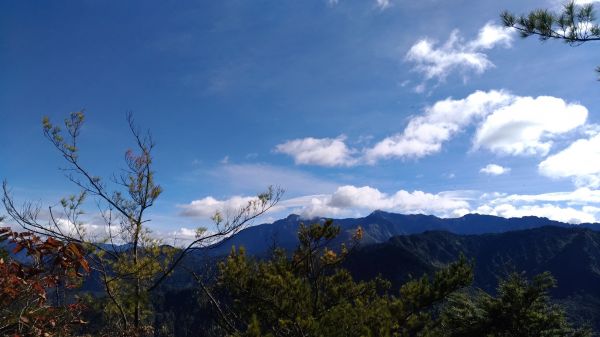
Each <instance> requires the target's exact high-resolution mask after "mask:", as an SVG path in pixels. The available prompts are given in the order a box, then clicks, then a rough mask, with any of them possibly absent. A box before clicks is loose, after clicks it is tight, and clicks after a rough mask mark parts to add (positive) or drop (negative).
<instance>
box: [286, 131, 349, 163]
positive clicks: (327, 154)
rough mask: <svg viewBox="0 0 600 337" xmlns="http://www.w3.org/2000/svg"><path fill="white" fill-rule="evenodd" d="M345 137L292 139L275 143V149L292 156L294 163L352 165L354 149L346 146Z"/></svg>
mask: <svg viewBox="0 0 600 337" xmlns="http://www.w3.org/2000/svg"><path fill="white" fill-rule="evenodd" d="M345 139H346V137H345V136H339V137H337V138H320V139H319V138H312V137H308V138H303V139H294V140H290V141H287V142H285V143H283V144H279V145H277V146H276V147H275V150H276V151H277V152H280V153H285V154H287V155H290V156H292V157H294V161H295V163H296V164H307V165H320V166H330V167H331V166H352V165H354V164H356V159H355V158H353V157H352V154H353V153H354V150H352V149H350V148H348V146H346V143H345V142H344V141H345Z"/></svg>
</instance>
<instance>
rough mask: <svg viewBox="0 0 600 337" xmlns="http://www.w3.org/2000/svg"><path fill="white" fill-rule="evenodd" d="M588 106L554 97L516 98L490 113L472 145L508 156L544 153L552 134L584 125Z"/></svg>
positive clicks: (550, 142) (549, 144)
mask: <svg viewBox="0 0 600 337" xmlns="http://www.w3.org/2000/svg"><path fill="white" fill-rule="evenodd" d="M587 115H588V111H587V109H586V108H585V107H584V106H582V105H579V104H572V103H567V102H565V101H564V100H562V99H560V98H556V97H549V96H539V97H537V98H533V97H515V98H514V101H513V102H511V104H509V105H506V106H502V107H500V108H498V109H496V110H495V111H493V112H492V113H490V114H489V115H488V116H487V117H486V119H485V120H484V121H483V123H482V124H481V126H480V127H479V128H478V130H477V134H476V136H475V140H474V147H475V148H480V147H483V148H487V149H489V150H491V151H493V152H497V153H501V154H510V155H532V154H541V155H546V154H547V153H548V151H549V150H550V148H551V146H552V140H551V139H552V137H553V136H555V135H559V134H563V133H566V132H569V131H571V130H573V129H575V128H577V127H579V126H582V125H584V124H585V121H586V119H587Z"/></svg>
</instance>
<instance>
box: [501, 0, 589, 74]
mask: <svg viewBox="0 0 600 337" xmlns="http://www.w3.org/2000/svg"><path fill="white" fill-rule="evenodd" d="M500 17H501V19H502V22H503V23H504V26H505V27H511V28H514V29H516V30H517V31H518V32H519V33H520V34H521V36H522V37H524V38H525V37H529V36H532V35H536V36H538V37H539V39H540V40H542V41H545V40H548V39H556V40H562V41H564V42H565V43H568V44H569V45H572V46H576V45H580V44H582V43H585V42H588V41H600V25H598V23H596V22H595V21H596V13H595V11H594V5H593V4H592V3H589V4H584V5H581V6H579V5H576V4H575V1H570V2H568V3H566V4H565V5H564V6H563V10H562V12H560V13H555V12H552V11H550V10H547V9H537V10H534V11H531V12H530V13H529V14H526V15H520V16H516V15H514V14H512V13H510V12H508V11H504V12H503V13H502V14H501V15H500ZM596 71H597V72H599V73H600V67H598V68H596Z"/></svg>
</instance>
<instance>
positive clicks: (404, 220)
mask: <svg viewBox="0 0 600 337" xmlns="http://www.w3.org/2000/svg"><path fill="white" fill-rule="evenodd" d="M325 220H326V219H325V218H314V219H303V218H302V217H300V216H299V215H296V214H291V215H289V216H288V217H286V218H284V219H281V220H277V221H275V222H273V223H270V224H262V225H257V226H252V227H248V228H245V229H244V230H242V231H240V232H239V233H238V234H237V235H235V236H233V237H232V238H230V239H228V240H227V241H225V242H223V243H220V244H218V245H216V246H215V247H213V248H211V249H210V250H211V255H226V254H228V253H229V251H230V250H231V247H232V246H236V247H241V246H243V247H245V249H246V251H247V252H248V253H249V254H252V255H262V254H264V253H266V252H267V251H268V250H269V248H271V247H274V246H277V247H281V248H285V249H288V250H291V249H293V248H294V247H296V245H297V243H298V239H297V233H298V227H299V226H300V224H301V223H304V224H306V225H308V224H311V223H314V222H324V221H325ZM333 222H334V223H335V224H336V225H338V226H340V227H341V235H340V236H339V238H338V242H346V241H348V240H349V239H350V238H351V237H352V234H353V233H354V232H355V230H356V229H357V228H358V227H359V226H360V227H361V228H362V229H363V239H362V240H361V245H363V246H368V245H372V244H376V243H383V242H386V241H387V240H389V239H390V238H392V237H394V236H398V235H408V234H418V233H423V232H426V231H447V232H450V233H455V234H467V235H469V234H487V233H503V232H509V231H515V230H524V229H531V228H538V227H543V226H555V227H564V228H590V229H594V230H600V224H598V223H582V224H578V225H572V224H567V223H563V222H558V221H553V220H549V219H547V218H540V217H535V216H527V217H522V218H503V217H498V216H492V215H480V214H467V215H465V216H462V217H459V218H438V217H436V216H433V215H423V214H412V215H405V214H397V213H389V212H384V211H374V212H373V213H371V214H369V215H368V216H366V217H362V218H346V219H333Z"/></svg>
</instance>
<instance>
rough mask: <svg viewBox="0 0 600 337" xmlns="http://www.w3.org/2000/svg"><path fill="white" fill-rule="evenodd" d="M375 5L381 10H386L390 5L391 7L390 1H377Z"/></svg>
mask: <svg viewBox="0 0 600 337" xmlns="http://www.w3.org/2000/svg"><path fill="white" fill-rule="evenodd" d="M375 3H376V4H377V7H379V8H380V9H386V8H388V7H390V5H391V1H390V0H375Z"/></svg>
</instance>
